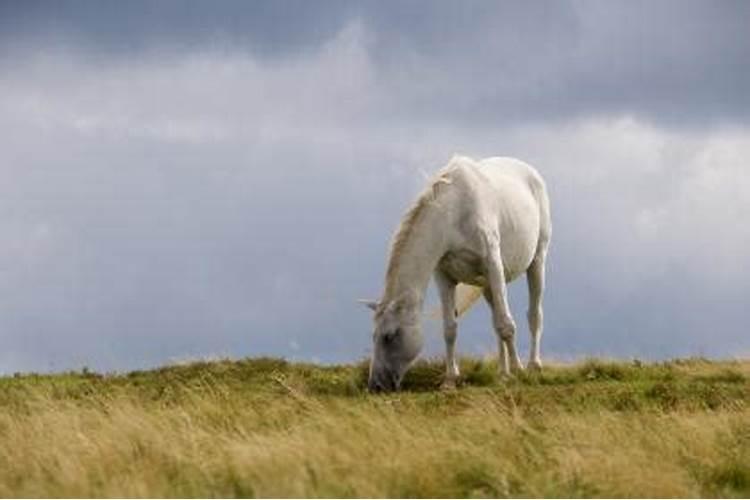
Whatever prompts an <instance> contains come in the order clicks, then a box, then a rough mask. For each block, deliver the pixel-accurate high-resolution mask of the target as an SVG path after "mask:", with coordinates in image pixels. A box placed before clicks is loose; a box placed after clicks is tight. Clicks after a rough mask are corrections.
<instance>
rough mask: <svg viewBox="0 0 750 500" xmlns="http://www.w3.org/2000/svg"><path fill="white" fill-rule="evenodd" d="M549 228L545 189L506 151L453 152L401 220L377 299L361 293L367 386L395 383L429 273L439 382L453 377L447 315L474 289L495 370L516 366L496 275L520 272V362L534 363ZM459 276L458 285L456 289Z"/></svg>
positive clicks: (451, 323) (417, 335) (411, 352)
mask: <svg viewBox="0 0 750 500" xmlns="http://www.w3.org/2000/svg"><path fill="white" fill-rule="evenodd" d="M550 234H551V223H550V211H549V199H548V197H547V189H546V187H545V184H544V181H543V180H542V178H541V176H540V175H539V173H537V171H536V170H534V168H532V167H531V166H529V165H527V164H526V163H523V162H522V161H519V160H515V159H512V158H486V159H484V160H473V159H471V158H467V157H460V156H456V157H453V158H452V159H451V161H450V162H449V163H448V165H447V166H445V167H444V168H442V169H441V170H440V171H439V172H438V173H437V175H436V176H435V178H434V179H433V180H432V182H430V184H429V185H428V187H427V189H426V190H425V191H424V192H423V193H422V195H421V196H419V198H418V199H417V201H416V202H415V203H414V205H413V206H412V207H411V209H409V211H408V212H407V213H406V214H405V215H404V217H403V219H402V220H401V224H400V226H399V228H398V230H397V231H396V234H395V236H394V238H393V242H392V245H391V250H390V256H389V259H388V267H387V272H386V276H385V291H384V293H383V295H382V297H381V299H380V300H379V301H363V302H365V303H366V304H367V305H368V306H369V307H370V308H372V309H373V310H374V311H375V315H374V323H375V328H374V332H373V337H372V339H373V346H374V349H373V354H372V361H371V363H370V376H369V384H368V385H369V388H370V390H371V391H381V390H386V391H390V390H397V389H398V388H399V387H400V384H401V380H402V378H403V376H404V374H405V373H406V371H407V370H408V368H409V366H410V365H411V363H412V362H413V361H414V360H415V359H416V357H417V355H418V354H419V351H420V350H421V348H422V344H423V339H422V331H421V326H420V317H421V310H422V305H423V301H424V295H425V290H426V288H427V285H428V284H429V281H430V277H431V276H432V277H434V279H435V283H436V284H437V288H438V291H439V295H440V302H441V304H442V319H443V334H444V337H445V347H446V359H445V362H446V375H445V381H444V386H446V387H452V386H455V382H456V379H457V378H458V376H459V371H458V364H457V363H456V356H455V345H456V332H457V322H456V319H457V317H458V315H459V312H460V310H461V309H463V310H465V309H468V307H470V306H471V303H473V302H474V301H475V300H476V299H477V298H479V296H480V295H484V297H485V299H486V300H487V302H488V303H489V305H490V308H491V309H492V326H493V327H494V330H495V333H496V335H497V339H498V347H499V351H500V363H499V371H500V374H501V376H508V375H510V373H511V369H513V371H517V370H522V369H523V365H522V364H521V361H520V359H519V357H518V354H517V352H516V344H515V332H516V324H515V321H514V320H513V316H512V315H511V312H510V309H509V307H508V294H507V288H506V283H508V282H511V281H513V280H514V279H516V278H517V277H518V276H520V275H521V274H522V273H524V272H525V273H526V279H527V282H528V288H529V309H528V315H527V317H528V321H529V329H530V331H531V353H530V356H529V368H530V369H537V370H538V369H541V366H542V361H541V357H540V355H539V342H540V338H541V335H542V294H543V290H544V261H545V258H546V255H547V247H548V245H549V241H550ZM459 284H464V285H461V286H460V287H458V290H459V293H458V294H457V293H456V292H457V286H458V285H459ZM467 285H468V286H467ZM457 295H458V296H459V297H458V298H457ZM457 302H458V304H457Z"/></svg>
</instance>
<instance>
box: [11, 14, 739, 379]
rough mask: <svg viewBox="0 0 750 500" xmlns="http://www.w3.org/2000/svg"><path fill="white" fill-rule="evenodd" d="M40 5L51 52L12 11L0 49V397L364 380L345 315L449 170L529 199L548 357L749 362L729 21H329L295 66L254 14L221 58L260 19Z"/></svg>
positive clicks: (464, 335)
mask: <svg viewBox="0 0 750 500" xmlns="http://www.w3.org/2000/svg"><path fill="white" fill-rule="evenodd" d="M61 5H63V6H64V7H60V8H64V9H68V8H69V9H70V14H68V17H65V16H62V18H61V19H60V20H58V21H55V22H56V23H59V24H60V26H57V27H55V26H52V27H50V25H49V24H45V23H47V21H49V22H52V21H51V19H52V16H51V12H50V11H49V10H48V9H49V7H40V8H39V10H38V11H35V12H22V13H18V12H16V11H12V12H10V13H11V14H12V15H13V16H14V19H16V20H17V19H19V18H22V17H24V16H25V19H26V20H25V21H23V22H19V24H18V25H16V24H11V23H9V22H8V21H5V24H3V25H2V35H0V36H2V37H3V39H4V40H11V41H14V43H11V44H3V46H4V47H5V49H4V52H3V54H4V59H3V60H2V61H0V69H2V70H3V71H0V75H2V76H0V134H2V137H3V143H2V144H3V147H2V148H1V149H0V224H1V225H2V227H3V228H4V234H3V235H2V237H0V273H2V279H0V296H2V297H3V300H2V304H3V306H2V314H1V315H0V345H1V346H2V349H1V350H0V351H1V352H2V353H1V354H0V370H1V371H5V372H8V371H13V370H29V369H35V370H46V369H61V368H70V367H77V366H80V365H83V364H87V365H89V366H93V367H96V368H100V369H113V368H117V369H122V368H129V367H135V366H144V365H154V364H158V363H162V362H164V361H166V360H169V359H173V358H182V357H191V356H205V355H217V354H218V355H233V356H240V355H257V354H274V355H285V356H298V357H301V358H305V359H314V358H316V359H322V360H327V361H331V360H338V361H343V360H351V359H354V358H357V357H359V356H362V355H364V354H365V353H366V352H367V349H368V348H369V346H368V342H369V337H368V329H369V315H368V314H367V313H366V312H365V311H364V310H361V311H360V310H359V308H358V306H357V305H356V304H355V303H354V300H355V299H356V298H358V297H362V296H367V295H370V296H372V295H376V294H377V293H378V292H379V291H380V287H381V285H382V271H383V269H384V266H385V262H384V260H385V254H386V251H387V241H388V239H389V237H390V234H391V232H392V230H393V229H394V227H395V225H396V224H397V222H398V219H399V217H400V214H401V213H402V212H403V210H404V209H405V208H406V207H407V205H408V203H409V201H410V199H411V198H412V197H413V196H414V195H415V194H416V193H417V192H418V191H419V189H420V186H421V184H422V182H423V181H424V174H425V173H429V172H431V171H432V170H434V169H435V168H437V167H438V166H440V165H442V164H443V163H445V162H446V161H447V159H448V158H449V157H450V155H451V154H453V153H454V152H463V153H467V154H472V155H476V156H487V155H495V154H504V155H512V156H517V157H520V158H523V159H526V160H527V161H530V162H531V163H533V164H535V165H537V166H538V167H539V169H540V170H541V171H542V172H543V173H544V175H545V176H546V177H547V179H548V183H549V185H550V189H551V192H552V196H553V204H554V205H553V208H554V221H555V239H554V244H553V253H552V259H551V264H550V279H549V283H550V293H549V297H548V308H547V315H546V317H547V320H548V323H547V329H546V334H545V340H544V344H543V345H544V350H545V351H546V352H547V353H551V354H554V355H557V356H562V357H565V356H570V355H584V354H609V355H627V356H642V357H649V356H650V357H661V356H672V355H685V354H708V355H721V356H728V355H738V354H747V352H748V344H747V342H746V340H745V339H744V336H743V333H742V328H743V315H744V309H745V308H746V306H747V302H746V299H745V297H747V296H748V289H747V283H748V277H749V276H748V275H747V269H750V266H748V264H749V263H748V258H747V256H746V255H745V253H744V252H743V249H744V248H746V247H747V246H748V244H750V234H748V231H747V230H746V229H745V227H744V226H743V225H742V224H741V223H740V222H741V217H742V215H743V214H745V213H747V212H748V210H749V209H750V206H748V200H750V186H749V185H748V184H747V182H745V181H744V179H745V178H747V175H746V173H747V166H746V165H747V164H746V160H745V159H746V158H747V157H748V155H750V133H749V132H748V129H747V120H746V116H745V113H746V109H744V108H745V107H744V106H743V104H744V102H745V101H744V99H745V96H744V95H740V93H739V92H734V91H732V89H729V91H727V87H726V85H725V83H727V82H729V84H731V85H734V83H736V82H742V81H744V80H742V79H743V78H746V76H747V75H746V73H743V72H745V71H746V69H745V68H746V67H740V65H738V64H737V61H738V60H739V59H741V58H742V57H744V55H746V52H743V51H746V50H747V43H743V41H744V38H743V35H742V34H741V33H740V32H739V31H738V26H739V24H738V22H736V21H735V19H737V18H739V17H740V15H741V14H742V10H743V9H745V7H744V4H738V5H734V4H730V3H720V4H713V3H681V4H680V9H676V8H674V5H671V4H655V5H656V6H655V7H650V6H649V11H648V12H645V9H646V7H647V6H646V4H638V3H635V4H630V3H628V4H621V5H618V4H612V10H609V9H608V10H606V11H604V10H599V8H598V7H597V4H589V3H570V4H564V3H561V4H555V6H554V9H555V12H552V13H549V12H548V9H547V7H545V9H544V11H545V12H547V13H548V14H549V16H548V17H545V16H542V13H541V12H540V11H539V10H540V9H541V7H542V5H541V4H539V5H538V6H537V5H535V4H528V3H523V4H513V3H503V4H491V3H488V4H479V3H477V4H469V7H468V8H466V9H463V8H461V9H459V8H458V7H457V6H456V5H454V4H449V3H446V4H429V5H433V6H434V7H432V8H431V9H430V10H424V4H419V3H413V4H412V3H410V4H401V3H399V4H380V3H378V4H355V5H354V6H353V7H352V6H348V7H345V8H339V6H338V5H337V4H334V3H328V4H324V9H322V10H320V11H317V10H316V11H315V12H312V13H308V14H306V16H307V20H308V22H307V24H306V25H305V28H304V29H302V30H301V31H300V32H299V33H298V38H294V37H289V38H287V37H285V36H284V35H283V33H284V32H285V30H292V29H293V26H294V25H295V24H294V23H298V22H299V19H297V18H295V19H294V20H290V21H289V22H288V23H287V22H278V23H277V22H275V21H273V20H274V19H276V18H275V17H273V16H276V15H277V14H278V12H277V13H275V14H273V16H271V17H265V18H263V19H265V21H262V22H261V21H260V20H255V21H253V22H254V23H256V24H251V26H254V28H253V29H252V30H250V31H252V34H247V35H246V36H247V37H248V38H244V39H241V38H240V37H241V36H244V35H242V34H241V33H238V34H235V35H232V33H235V32H239V31H241V30H240V29H239V28H236V26H245V24H243V23H244V22H243V21H241V20H242V19H244V17H243V15H246V16H251V14H252V16H255V11H254V9H256V8H257V7H255V6H257V5H259V4H255V3H250V4H245V3H243V4H242V5H241V6H233V5H231V4H222V5H221V6H220V7H219V8H218V9H219V10H218V11H216V12H215V13H214V14H207V15H206V16H203V15H198V13H195V14H193V15H194V18H195V19H196V21H195V23H193V24H191V23H192V21H187V20H184V19H182V18H181V17H179V16H178V17H176V18H174V19H175V20H174V21H173V22H170V23H167V24H158V22H157V21H153V20H152V21H150V22H152V23H156V24H152V25H149V24H148V22H146V21H144V20H142V18H144V17H148V16H146V12H148V10H147V9H145V8H142V5H141V4H137V3H136V4H130V3H128V4H127V6H125V7H117V9H125V10H126V11H127V12H130V14H124V13H122V12H120V11H118V10H115V11H112V12H110V11H107V10H105V9H102V8H100V7H96V6H90V5H84V4H75V3H73V4H61ZM97 5H98V4H97ZM184 5H192V6H193V7H191V8H192V9H194V10H195V9H199V10H201V9H206V8H207V7H205V6H204V5H206V6H207V5H208V4H180V6H181V7H182V6H184ZM261 5H263V4H261ZM274 5H276V4H274ZM462 5H463V4H462ZM149 6H150V7H149V8H151V9H157V10H158V9H162V11H160V12H166V11H169V10H170V9H172V8H173V4H169V3H154V4H149ZM717 6H718V7H717ZM84 7H85V8H84ZM282 7H283V9H282V10H283V11H284V12H287V9H289V10H293V9H291V7H289V6H288V5H282ZM3 8H5V9H8V8H9V7H7V5H6V4H4V7H3ZM24 8H25V9H28V7H24ZM274 8H276V7H274ZM274 8H271V7H268V8H267V9H274ZM279 8H281V7H279ZM233 9H237V16H236V18H237V19H239V20H240V21H237V23H238V24H236V25H235V24H232V23H231V22H229V21H227V20H225V18H226V16H228V15H229V14H231V13H232V12H233ZM329 11H330V12H329ZM80 12H85V13H87V16H88V17H86V16H84V17H83V19H84V21H81V19H82V18H81V17H80V16H74V15H73V14H74V13H80ZM268 12H271V11H268ZM279 12H281V11H279ZM295 12H297V11H295ZM222 13H223V14H222ZM243 13H244V14H243ZM267 15H268V16H270V15H271V14H267ZM628 15H629V16H630V17H628ZM118 16H119V17H122V18H123V19H126V21H124V24H123V25H122V27H121V28H119V29H120V31H118V29H110V28H112V26H111V25H110V23H114V22H115V21H116V19H117V17H118ZM212 16H213V17H212ZM222 16H224V17H222ZM252 16H251V17H252ZM318 16H322V17H325V18H326V20H320V21H317V20H316V19H317V18H318ZM670 16H671V19H672V21H671V24H669V26H668V27H664V26H667V25H666V24H664V21H665V19H666V18H668V17H670ZM166 17H168V16H166V15H160V16H156V18H159V19H161V18H166ZM291 17H294V16H291ZM0 18H2V19H6V20H7V19H8V17H7V16H0ZM646 18H648V19H646ZM128 19H129V20H128ZM212 19H213V21H212ZM284 19H286V16H284ZM198 20H200V21H198ZM660 20H661V22H662V24H660ZM635 21H641V22H640V23H636V22H635ZM204 23H208V24H210V23H215V25H216V26H217V27H219V28H221V30H223V32H224V33H225V34H224V35H222V36H217V35H215V32H217V31H219V28H216V29H206V30H205V31H206V33H211V34H205V36H202V35H201V34H200V33H201V32H202V30H204V28H203V26H204ZM270 24H273V26H272V27H271V26H266V25H270ZM308 24H309V26H308ZM717 24H718V25H721V26H722V27H723V29H722V30H716V29H715V28H713V27H712V26H715V25H717ZM19 26H22V27H23V30H22V29H21V28H19ZM472 27H473V28H475V29H473V30H472V29H470V28H472ZM660 27H661V28H660ZM662 28H663V29H662ZM35 30H36V31H35ZM305 30H308V31H305ZM21 31H23V32H24V33H26V35H24V34H22V33H21ZM73 32H76V34H75V36H73V35H70V36H69V37H68V38H64V37H63V38H60V37H59V36H60V35H59V34H60V33H73ZM104 32H106V33H104ZM34 33H42V34H45V37H39V38H37V39H36V40H37V42H36V43H37V44H38V48H39V49H40V50H36V49H34V50H32V49H30V48H29V47H30V46H29V45H28V43H29V42H28V40H29V39H32V38H34V37H33V36H32V35H31V34H34ZM227 33H229V35H226V34H227ZM670 33H671V34H670ZM686 34H690V35H691V36H690V37H685V36H684V35H686ZM130 35H138V36H136V37H135V38H138V39H139V40H140V41H139V42H138V43H139V44H140V45H138V44H135V45H132V46H127V50H123V49H122V46H120V45H118V44H121V43H124V42H122V40H126V39H127V38H128V37H129V36H130ZM108 36H111V37H113V38H112V39H107V37H108ZM233 36H236V38H233ZM56 37H57V38H56ZM222 37H223V38H222ZM694 38H701V39H703V41H702V42H701V43H700V44H693V46H692V48H691V45H685V46H683V43H682V40H687V39H694ZM118 40H120V41H118ZM165 40H166V41H165ZM180 40H182V41H180ZM186 40H192V41H191V42H190V43H188V42H187V41H186ZM222 40H223V41H222ZM227 40H230V41H231V43H229V42H227ZM282 40H283V41H282ZM647 41H648V42H649V44H650V43H651V42H652V41H653V42H655V41H660V43H659V44H656V45H654V47H653V48H652V47H651V46H650V45H648V46H649V50H644V49H643V46H642V45H641V46H640V48H639V46H638V44H639V43H640V44H644V43H646V42H647ZM53 42H55V43H53ZM57 42H61V43H57ZM62 42H65V43H62ZM99 42H102V44H101V45H100V43H99ZM169 43H171V44H173V46H178V47H179V50H176V51H172V52H169V51H167V52H164V50H163V48H160V47H163V45H165V44H167V45H168V44H169ZM264 44H266V45H264ZM698 45H699V46H698ZM9 47H10V48H9ZM264 47H265V48H264ZM96 53H98V54H99V55H94V54H96ZM691 55H692V57H691ZM664 61H670V64H671V66H670V65H669V64H666V63H665V62H664ZM735 66H736V67H735ZM11 68H12V71H11V70H10V69H11ZM710 68H714V69H716V70H717V71H708V69H710ZM719 69H721V71H718V70H719ZM732 72H733V73H732ZM729 73H732V75H733V76H732V77H731V82H730V77H729ZM669 78H672V79H675V80H680V81H681V82H682V83H684V85H682V86H680V87H679V89H678V90H675V91H674V92H673V93H671V94H670V95H672V96H674V100H673V101H668V100H665V101H664V102H663V103H662V102H661V101H660V98H657V94H658V93H659V92H663V93H665V94H666V93H668V92H667V90H666V89H667V87H669V85H667V83H668V82H669ZM646 80H649V81H650V83H652V84H653V85H651V87H649V88H646V86H644V85H643V83H644V82H645V81H646ZM490 82H491V83H490ZM618 89H619V91H618ZM654 89H657V90H658V89H662V90H658V92H657V90H654ZM716 96H719V97H716ZM717 98H718V99H720V100H723V101H722V102H725V103H726V106H724V105H718V104H717V105H716V106H712V105H711V100H712V99H717ZM719 104H721V103H719ZM683 110H684V113H686V114H685V115H684V117H683V115H681V114H679V113H682V112H683ZM678 112H679V113H678ZM513 293H514V297H513V304H514V310H515V312H516V315H517V316H518V317H519V318H522V317H523V310H524V309H525V297H524V286H523V284H522V283H519V284H517V285H514V287H513ZM519 323H521V324H522V323H523V322H522V321H519ZM488 325H489V322H488V320H487V313H486V311H485V310H484V308H483V307H481V306H480V307H478V308H477V310H476V311H474V312H472V313H471V315H470V317H468V318H467V319H466V321H465V322H464V323H463V324H462V327H461V336H460V340H459V345H460V347H461V349H462V350H463V351H464V352H466V351H469V352H475V353H483V352H487V351H492V350H493V349H494V346H495V342H494V338H493V336H492V335H491V334H490V331H489V327H488ZM428 329H429V330H430V331H432V332H435V331H437V325H435V324H432V323H429V324H428ZM520 337H521V339H522V342H523V343H525V342H526V339H525V337H526V335H525V334H523V333H522V334H521V335H520ZM440 343H441V342H440V340H439V338H438V337H437V336H436V335H434V336H432V337H431V338H430V343H429V344H430V345H429V346H428V347H429V348H428V353H438V354H439V353H440V352H441V347H440Z"/></svg>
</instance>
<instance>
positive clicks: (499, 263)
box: [485, 235, 523, 375]
mask: <svg viewBox="0 0 750 500" xmlns="http://www.w3.org/2000/svg"><path fill="white" fill-rule="evenodd" d="M486 265H487V278H488V284H487V288H486V289H485V298H486V299H487V302H488V303H489V305H490V309H491V310H492V326H493V327H494V329H495V334H496V335H497V341H498V351H499V355H500V363H499V370H500V372H501V375H510V371H511V370H513V371H521V370H523V365H522V364H521V359H520V358H519V357H518V351H517V350H516V322H515V321H514V320H513V316H512V315H511V314H510V306H509V305H508V288H507V286H506V285H505V270H504V268H503V260H502V256H501V253H500V238H499V237H498V236H496V235H488V237H487V262H486ZM506 356H507V357H506ZM508 364H510V367H509V366H508Z"/></svg>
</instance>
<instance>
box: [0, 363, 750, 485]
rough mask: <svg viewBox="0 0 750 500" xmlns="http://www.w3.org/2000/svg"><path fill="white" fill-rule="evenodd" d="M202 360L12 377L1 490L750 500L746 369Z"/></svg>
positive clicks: (3, 399) (1, 448) (6, 393)
mask: <svg viewBox="0 0 750 500" xmlns="http://www.w3.org/2000/svg"><path fill="white" fill-rule="evenodd" d="M461 364H462V369H463V374H464V382H463V385H462V386H461V387H460V388H459V389H458V390H456V391H451V392H441V391H439V390H438V389H437V386H438V385H439V382H440V379H441V375H442V366H441V363H440V362H438V361H434V362H422V363H420V364H418V365H417V366H416V367H415V368H414V369H413V370H412V371H411V372H410V373H409V375H408V376H407V379H406V380H405V383H404V385H405V389H406V390H405V392H402V393H398V394H390V395H369V394H368V393H367V392H366V391H365V389H364V386H365V379H366V371H367V368H366V364H365V363H360V364H358V365H351V366H334V367H323V366H317V365H311V364H299V363H294V364H292V363H288V362H285V361H283V360H278V359H246V360H241V361H219V362H210V363H208V362H206V363H204V362H199V363H193V364H189V365H183V366H170V367H165V368H160V369H157V370H152V371H137V372H132V373H128V374H122V375H99V374H96V373H90V372H88V371H84V372H80V373H65V374H58V375H33V374H30V375H18V376H14V377H6V378H0V496H4V497H7V496H24V497H29V496H32V497H37V496H39V497H49V496H58V497H59V496H66V497H86V496H105V497H106V496H125V497H131V496H135V497H140V496H167V497H172V496H183V497H191V496H202V497H212V496H226V497H233V496H242V497H247V496H264V497H277V496H284V497H290V496H291V497H303V496H334V497H338V496H344V497H349V496H368V497H381V496H399V497H420V496H428V497H445V496H450V497H466V496H468V497H476V496H480V497H481V496H493V497H496V496H552V497H555V496H565V497H578V496H584V497H595V496H607V497H621V496H642V497H673V496H679V497H694V496H710V497H713V496H750V405H749V403H750V362H744V361H743V362H741V361H734V362H709V361H706V360H701V359H691V360H676V361H670V362H665V363H656V364H642V363H639V362H604V361H596V360H591V361H587V362H583V363H579V364H576V365H568V366H555V367H547V368H545V371H544V373H543V374H540V375H533V376H531V375H524V376H522V377H519V378H517V379H515V380H512V381H507V382H502V383H501V382H498V381H497V380H496V377H495V366H494V364H493V363H489V362H487V361H480V360H473V359H464V360H463V361H462V363H461Z"/></svg>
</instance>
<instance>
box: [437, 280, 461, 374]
mask: <svg viewBox="0 0 750 500" xmlns="http://www.w3.org/2000/svg"><path fill="white" fill-rule="evenodd" d="M435 283H436V284H437V287H438V293H439V294H440V303H441V304H442V308H443V337H444V338H445V381H444V382H443V387H445V388H452V387H455V386H456V380H457V379H458V376H459V373H458V364H457V363H456V335H457V331H458V324H457V322H456V282H455V281H453V280H452V279H450V278H448V277H447V276H446V275H445V274H443V273H442V272H441V271H439V270H438V271H435Z"/></svg>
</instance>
